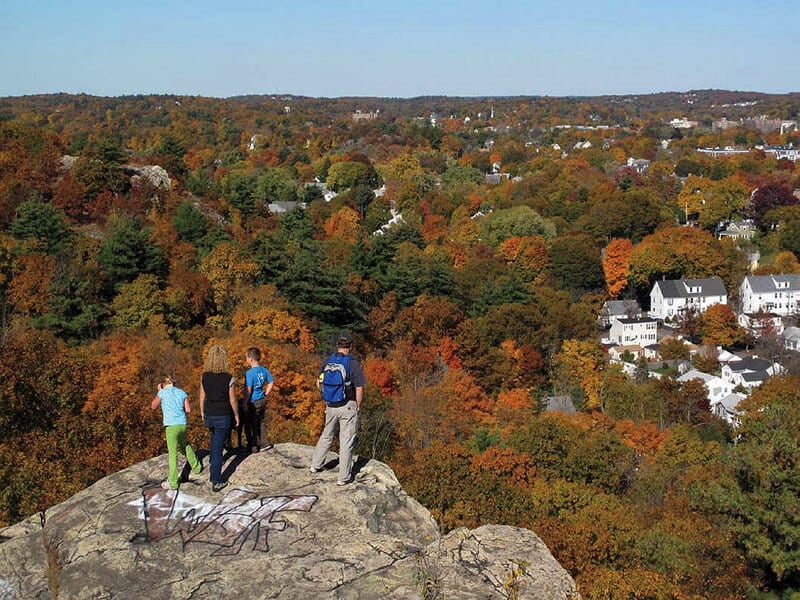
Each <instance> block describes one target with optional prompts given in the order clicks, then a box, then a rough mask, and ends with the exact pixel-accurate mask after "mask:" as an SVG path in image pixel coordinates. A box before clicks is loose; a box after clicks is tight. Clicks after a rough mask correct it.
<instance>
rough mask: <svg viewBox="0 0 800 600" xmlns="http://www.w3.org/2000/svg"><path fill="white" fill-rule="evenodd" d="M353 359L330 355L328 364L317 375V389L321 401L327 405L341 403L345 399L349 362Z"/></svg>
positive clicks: (348, 382)
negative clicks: (319, 392)
mask: <svg viewBox="0 0 800 600" xmlns="http://www.w3.org/2000/svg"><path fill="white" fill-rule="evenodd" d="M352 359H353V357H352V356H350V355H349V354H339V353H338V352H337V353H336V354H331V356H330V358H328V362H327V363H325V366H324V367H323V368H322V373H320V374H319V389H320V390H321V391H322V399H323V400H325V402H326V403H327V404H335V403H337V402H343V401H344V400H345V399H346V398H347V388H349V387H350V386H351V385H352V384H351V382H350V361H351V360H352Z"/></svg>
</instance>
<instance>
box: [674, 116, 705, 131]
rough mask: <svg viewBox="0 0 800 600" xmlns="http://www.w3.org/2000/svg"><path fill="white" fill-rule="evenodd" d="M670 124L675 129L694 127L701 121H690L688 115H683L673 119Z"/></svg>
mask: <svg viewBox="0 0 800 600" xmlns="http://www.w3.org/2000/svg"><path fill="white" fill-rule="evenodd" d="M669 124H670V126H672V127H674V128H675V129H692V128H693V127H697V126H698V125H699V124H700V123H699V121H690V120H689V119H687V118H686V117H681V118H680V119H672V121H670V122H669Z"/></svg>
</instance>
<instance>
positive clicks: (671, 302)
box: [650, 277, 728, 321]
mask: <svg viewBox="0 0 800 600" xmlns="http://www.w3.org/2000/svg"><path fill="white" fill-rule="evenodd" d="M727 303H728V291H727V290H726V289H725V284H724V283H722V279H720V278H719V277H710V278H708V279H668V280H664V281H656V282H655V284H654V285H653V289H652V290H651V291H650V316H651V317H652V318H654V319H659V320H661V321H666V320H667V319H670V320H672V319H675V318H676V317H678V316H679V315H680V314H681V313H682V312H683V311H685V310H687V309H689V308H693V309H694V310H696V311H697V312H698V313H704V312H705V311H706V309H707V308H708V307H709V306H711V305H712V304H727Z"/></svg>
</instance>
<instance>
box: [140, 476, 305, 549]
mask: <svg viewBox="0 0 800 600" xmlns="http://www.w3.org/2000/svg"><path fill="white" fill-rule="evenodd" d="M316 501H317V496H289V495H287V496H259V495H258V494H256V493H255V492H252V491H250V490H243V489H234V490H231V491H230V492H228V493H227V494H225V496H224V497H223V498H222V500H221V501H220V502H219V503H218V504H213V503H211V502H206V501H204V500H201V499H199V498H195V497H193V496H190V495H188V494H184V493H182V492H176V491H173V490H165V489H162V488H160V487H155V488H145V489H144V490H142V498H141V499H140V500H137V501H135V502H131V504H132V505H134V506H138V507H139V509H140V511H139V516H140V518H142V519H144V522H145V528H146V530H147V539H148V540H149V541H152V542H155V541H158V540H162V539H165V538H168V537H172V536H174V535H178V534H179V535H180V538H181V541H182V544H183V546H184V547H186V545H187V544H192V543H193V544H209V545H211V546H216V549H215V550H214V552H212V555H215V556H219V555H232V554H238V553H239V552H240V551H241V550H242V548H243V547H244V546H245V544H246V543H247V541H248V540H251V541H252V542H253V550H258V551H260V552H268V551H269V534H270V532H272V531H283V530H284V529H286V526H287V523H286V521H284V520H281V519H278V518H276V515H278V514H279V513H285V512H288V511H293V512H309V511H310V510H311V508H312V507H313V506H314V503H315V502H316Z"/></svg>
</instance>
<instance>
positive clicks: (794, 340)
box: [783, 327, 800, 352]
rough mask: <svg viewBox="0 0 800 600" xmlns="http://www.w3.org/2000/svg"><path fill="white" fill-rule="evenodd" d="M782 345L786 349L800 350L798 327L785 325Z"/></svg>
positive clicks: (799, 331) (799, 330) (799, 328)
mask: <svg viewBox="0 0 800 600" xmlns="http://www.w3.org/2000/svg"><path fill="white" fill-rule="evenodd" d="M783 345H784V347H785V348H786V349H787V350H793V351H795V352H800V327H787V328H786V329H784V330H783Z"/></svg>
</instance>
